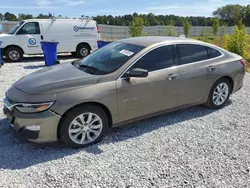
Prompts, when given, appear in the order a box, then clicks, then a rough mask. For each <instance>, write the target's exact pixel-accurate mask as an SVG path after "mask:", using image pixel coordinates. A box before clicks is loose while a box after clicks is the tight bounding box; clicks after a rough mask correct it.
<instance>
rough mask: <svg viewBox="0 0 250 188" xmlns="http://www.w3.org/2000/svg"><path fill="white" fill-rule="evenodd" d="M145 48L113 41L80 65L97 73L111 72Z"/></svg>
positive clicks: (90, 71) (85, 69) (89, 71)
mask: <svg viewBox="0 0 250 188" xmlns="http://www.w3.org/2000/svg"><path fill="white" fill-rule="evenodd" d="M143 48H144V47H142V46H137V45H133V44H126V43H120V42H113V43H110V44H109V45H107V46H105V47H103V48H100V49H99V50H97V51H96V52H94V53H93V54H91V55H90V56H88V57H86V58H85V59H83V60H82V62H81V63H80V64H79V67H81V68H83V69H84V71H87V72H88V73H91V74H95V75H105V74H109V73H112V72H114V71H116V70H117V69H119V68H120V67H121V66H122V65H124V64H125V63H126V62H127V61H128V60H130V59H131V58H132V57H133V56H134V55H136V54H137V53H139V52H140V51H141V50H142V49H143Z"/></svg>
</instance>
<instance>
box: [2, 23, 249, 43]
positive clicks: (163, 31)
mask: <svg viewBox="0 0 250 188" xmlns="http://www.w3.org/2000/svg"><path fill="white" fill-rule="evenodd" d="M0 24H2V25H3V29H4V32H5V33H7V32H8V31H9V30H10V29H11V28H12V27H13V26H14V25H15V24H17V22H0ZM99 27H100V30H101V36H102V38H103V39H109V40H116V39H123V38H128V37H130V35H129V27H127V26H113V25H99ZM234 29H235V27H220V29H219V32H218V35H225V34H232V33H233V32H234ZM174 30H175V32H176V34H177V35H178V36H180V35H183V34H184V31H183V27H174ZM167 31H168V26H151V27H145V28H144V32H145V33H147V34H148V35H150V36H155V35H158V36H165V35H167ZM203 31H208V32H212V27H202V26H196V27H191V31H190V36H200V35H201V34H202V33H203ZM247 31H248V34H250V27H248V28H247Z"/></svg>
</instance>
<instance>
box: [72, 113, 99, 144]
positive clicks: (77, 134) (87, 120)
mask: <svg viewBox="0 0 250 188" xmlns="http://www.w3.org/2000/svg"><path fill="white" fill-rule="evenodd" d="M102 129H103V122H102V120H101V118H100V117H99V116H98V115H97V114H95V113H90V112H89V113H83V114H80V115H79V116H77V117H76V118H75V119H74V120H73V121H72V122H71V124H70V126H69V130H68V131H69V136H70V139H71V140H72V141H73V142H74V143H76V144H89V143H91V142H94V141H95V140H96V139H97V138H98V137H99V135H100V134H101V132H102Z"/></svg>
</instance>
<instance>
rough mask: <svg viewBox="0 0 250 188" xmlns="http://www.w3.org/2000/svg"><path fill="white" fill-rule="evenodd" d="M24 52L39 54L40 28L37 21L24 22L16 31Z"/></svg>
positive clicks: (40, 51)
mask: <svg viewBox="0 0 250 188" xmlns="http://www.w3.org/2000/svg"><path fill="white" fill-rule="evenodd" d="M16 36H17V38H18V41H19V42H20V44H21V47H22V49H23V50H24V52H25V53H26V54H41V53H43V52H42V49H41V44H40V42H41V30H40V25H39V23H38V22H28V23H25V24H24V25H23V26H22V27H21V28H20V29H19V30H18V31H17V33H16Z"/></svg>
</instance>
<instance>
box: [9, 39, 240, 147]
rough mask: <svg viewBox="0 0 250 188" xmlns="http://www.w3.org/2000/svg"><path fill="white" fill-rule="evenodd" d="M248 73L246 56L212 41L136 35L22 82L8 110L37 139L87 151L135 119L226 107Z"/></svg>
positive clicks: (23, 131) (19, 128)
mask: <svg viewBox="0 0 250 188" xmlns="http://www.w3.org/2000/svg"><path fill="white" fill-rule="evenodd" d="M244 75H245V67H244V62H243V59H242V57H240V56H238V55H236V54H233V53H230V52H228V51H226V50H224V49H222V48H219V47H217V46H214V45H211V44H207V43H203V42H200V41H196V40H190V39H185V38H176V37H139V38H129V39H124V40H120V41H117V42H113V43H110V44H109V45H107V46H104V47H103V48H101V49H99V50H97V51H95V52H94V53H93V54H91V55H89V56H88V57H86V58H84V59H83V60H78V61H74V62H72V63H65V64H60V65H56V66H54V67H49V68H45V69H42V70H39V71H37V72H34V73H32V74H30V75H28V76H26V77H24V78H22V79H21V80H19V81H17V82H16V83H15V84H14V85H13V86H12V87H11V88H10V89H9V90H8V91H7V92H6V97H5V99H4V113H5V114H6V116H7V117H8V119H10V121H11V126H12V127H13V128H14V130H15V131H16V132H18V133H19V134H20V135H22V136H23V137H24V138H26V139H28V140H30V141H32V142H52V141H57V140H60V141H62V142H63V143H65V144H66V145H68V146H70V147H85V146H88V145H91V144H94V143H96V142H98V141H100V140H101V139H102V137H103V136H104V135H105V134H106V133H107V131H108V130H109V129H110V128H112V127H114V126H118V125H121V124H124V123H127V122H130V121H135V120H140V119H143V118H146V117H151V116H155V115H158V114H161V113H165V112H169V111H173V110H177V109H181V108H185V107H189V106H193V105H199V104H206V105H207V106H208V107H210V108H213V109H218V108H222V107H223V106H224V105H225V104H226V103H227V101H228V99H229V96H230V95H231V94H232V93H234V92H236V91H238V90H240V89H241V87H242V84H243V78H244Z"/></svg>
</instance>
